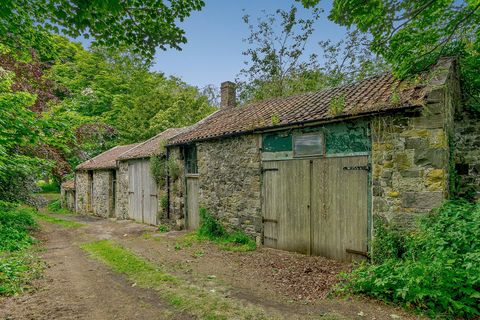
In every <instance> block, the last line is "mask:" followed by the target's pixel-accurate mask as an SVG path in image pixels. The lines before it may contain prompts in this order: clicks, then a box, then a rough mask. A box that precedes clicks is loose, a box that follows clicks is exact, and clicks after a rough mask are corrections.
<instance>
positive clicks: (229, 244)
mask: <svg viewBox="0 0 480 320" xmlns="http://www.w3.org/2000/svg"><path fill="white" fill-rule="evenodd" d="M197 235H198V237H199V238H201V239H208V240H210V241H214V242H216V243H218V244H220V247H221V248H222V249H224V250H232V251H252V250H255V249H256V248H257V245H256V243H255V241H253V240H252V239H250V238H249V237H248V236H247V235H246V234H245V233H244V232H243V231H240V230H238V231H235V232H234V233H232V234H230V233H228V232H227V231H226V230H225V228H224V227H223V226H222V224H221V223H220V222H218V221H217V220H216V219H215V218H214V217H213V216H212V215H211V214H209V213H208V211H207V210H206V209H205V208H200V227H199V228H198V230H197Z"/></svg>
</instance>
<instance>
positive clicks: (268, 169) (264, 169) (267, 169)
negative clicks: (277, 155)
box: [262, 168, 278, 173]
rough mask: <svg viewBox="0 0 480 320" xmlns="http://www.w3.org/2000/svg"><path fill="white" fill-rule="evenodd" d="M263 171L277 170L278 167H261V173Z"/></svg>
mask: <svg viewBox="0 0 480 320" xmlns="http://www.w3.org/2000/svg"><path fill="white" fill-rule="evenodd" d="M265 171H278V168H263V169H262V173H263V172H265Z"/></svg>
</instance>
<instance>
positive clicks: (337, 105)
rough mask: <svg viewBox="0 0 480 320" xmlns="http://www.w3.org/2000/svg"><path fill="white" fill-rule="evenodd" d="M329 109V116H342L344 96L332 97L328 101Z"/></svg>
mask: <svg viewBox="0 0 480 320" xmlns="http://www.w3.org/2000/svg"><path fill="white" fill-rule="evenodd" d="M329 108H330V109H329V111H330V114H331V115H333V116H337V115H340V114H342V113H343V110H344V109H345V96H344V95H340V96H336V97H333V98H332V100H331V101H330V105H329Z"/></svg>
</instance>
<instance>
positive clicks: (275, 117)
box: [272, 114, 280, 126]
mask: <svg viewBox="0 0 480 320" xmlns="http://www.w3.org/2000/svg"><path fill="white" fill-rule="evenodd" d="M279 123H280V117H279V116H278V114H273V115H272V126H276V125H277V124H279Z"/></svg>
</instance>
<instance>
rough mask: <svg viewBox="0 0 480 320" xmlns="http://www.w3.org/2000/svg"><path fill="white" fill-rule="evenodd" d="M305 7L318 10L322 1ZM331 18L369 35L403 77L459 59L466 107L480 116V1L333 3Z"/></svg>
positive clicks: (310, 0)
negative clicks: (442, 60) (446, 59)
mask: <svg viewBox="0 0 480 320" xmlns="http://www.w3.org/2000/svg"><path fill="white" fill-rule="evenodd" d="M302 3H303V4H304V5H305V6H306V7H311V8H316V6H317V5H318V3H319V1H318V0H302ZM329 18H330V19H331V20H333V21H335V22H336V23H338V24H340V25H344V26H348V27H351V26H355V27H356V28H358V29H359V30H360V31H362V32H368V33H369V34H370V35H371V37H372V40H371V42H370V44H369V45H370V47H371V49H372V51H373V52H375V53H377V54H379V55H381V56H382V57H383V58H384V59H385V60H386V61H387V62H388V63H389V64H390V65H391V67H392V69H393V71H394V73H395V74H396V75H397V76H399V77H407V76H409V75H412V74H415V73H417V72H419V71H422V70H425V69H426V68H428V67H429V66H431V65H432V64H433V63H435V62H436V61H437V60H438V58H439V57H440V56H446V55H450V56H457V57H458V58H459V59H460V70H461V77H462V85H463V90H462V91H463V93H464V95H465V101H466V105H467V106H469V107H471V108H472V109H476V110H480V76H479V74H478V70H480V38H479V35H480V2H479V1H478V0H474V1H468V0H463V1H456V0H441V1H437V0H382V1H356V0H335V1H334V2H333V7H332V10H331V12H330V15H329Z"/></svg>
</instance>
